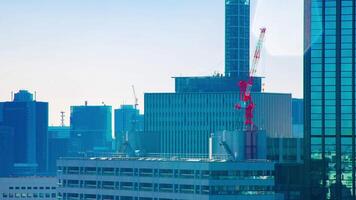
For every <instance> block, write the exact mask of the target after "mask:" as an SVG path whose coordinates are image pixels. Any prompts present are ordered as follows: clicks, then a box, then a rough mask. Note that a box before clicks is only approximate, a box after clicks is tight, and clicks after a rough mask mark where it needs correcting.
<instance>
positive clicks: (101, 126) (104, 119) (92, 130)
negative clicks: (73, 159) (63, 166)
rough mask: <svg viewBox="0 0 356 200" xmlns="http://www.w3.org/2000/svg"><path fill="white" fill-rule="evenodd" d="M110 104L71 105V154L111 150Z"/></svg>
mask: <svg viewBox="0 0 356 200" xmlns="http://www.w3.org/2000/svg"><path fill="white" fill-rule="evenodd" d="M111 110H112V108H111V106H105V105H104V106H88V105H87V103H86V105H84V106H71V114H70V137H71V145H70V151H71V154H77V153H87V152H107V151H112V146H113V138H112V127H111V126H112V116H111V115H112V112H111Z"/></svg>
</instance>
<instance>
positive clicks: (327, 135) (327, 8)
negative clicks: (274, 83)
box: [304, 0, 356, 200]
mask: <svg viewBox="0 0 356 200" xmlns="http://www.w3.org/2000/svg"><path fill="white" fill-rule="evenodd" d="M304 3H305V9H304V12H305V15H304V16H305V18H304V21H305V27H304V33H305V34H304V48H305V49H304V52H305V54H304V99H305V102H304V103H305V112H306V113H305V117H306V119H305V124H304V131H305V135H304V138H305V158H306V159H305V163H306V171H305V177H308V179H307V182H306V183H307V187H306V197H305V198H304V199H334V200H341V199H342V200H348V199H355V198H356V196H355V182H356V181H355V169H356V168H355V164H356V163H355V159H354V158H355V150H356V149H355V147H356V145H355V128H356V127H355V120H356V119H355V100H356V99H355V87H356V84H355V72H356V70H355V53H354V52H355V42H356V41H355V28H356V27H355V16H356V12H355V3H356V1H355V0H323V1H322V0H306V1H304Z"/></svg>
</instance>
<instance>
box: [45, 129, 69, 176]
mask: <svg viewBox="0 0 356 200" xmlns="http://www.w3.org/2000/svg"><path fill="white" fill-rule="evenodd" d="M69 145H70V127H68V126H50V127H48V173H49V174H50V175H55V174H56V172H57V166H56V161H57V159H58V158H60V157H65V156H69V147H70V146H69Z"/></svg>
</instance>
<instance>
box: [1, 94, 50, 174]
mask: <svg viewBox="0 0 356 200" xmlns="http://www.w3.org/2000/svg"><path fill="white" fill-rule="evenodd" d="M0 104H1V107H2V109H0V112H1V113H0V115H1V116H2V117H1V118H2V122H1V124H2V125H4V126H7V127H11V128H12V129H13V131H14V138H15V143H16V148H15V149H14V162H15V171H16V172H20V173H21V174H22V172H23V173H24V174H29V175H31V174H32V173H33V172H35V173H44V172H46V171H47V151H48V148H47V131H48V103H47V102H38V101H35V100H33V95H32V94H31V93H29V92H28V91H26V90H20V91H19V92H18V93H16V94H15V98H14V101H11V102H2V103H0ZM17 166H19V167H20V169H19V170H16V167H17ZM26 166H28V168H29V173H26V172H25V171H24V170H26ZM32 175H33V174H32Z"/></svg>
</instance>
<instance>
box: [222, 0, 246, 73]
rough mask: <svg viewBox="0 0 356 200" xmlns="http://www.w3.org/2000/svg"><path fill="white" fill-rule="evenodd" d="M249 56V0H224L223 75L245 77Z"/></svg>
mask: <svg viewBox="0 0 356 200" xmlns="http://www.w3.org/2000/svg"><path fill="white" fill-rule="evenodd" d="M249 58H250V3H249V0H225V75H226V76H228V77H247V76H248V74H249V62H250V60H249Z"/></svg>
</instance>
